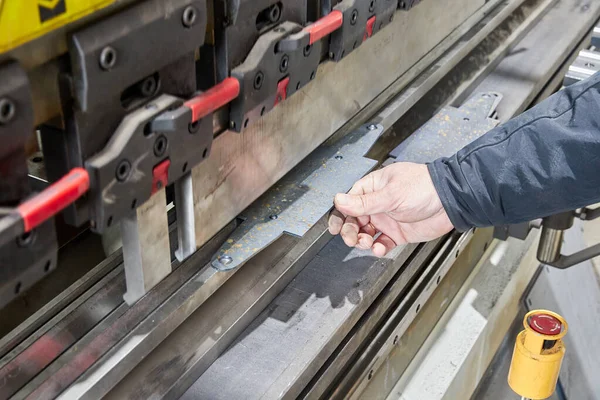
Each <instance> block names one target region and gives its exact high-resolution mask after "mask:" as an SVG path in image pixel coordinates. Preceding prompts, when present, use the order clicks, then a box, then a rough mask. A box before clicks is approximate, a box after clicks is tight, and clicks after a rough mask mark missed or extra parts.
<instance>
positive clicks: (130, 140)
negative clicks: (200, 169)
mask: <svg viewBox="0 0 600 400" xmlns="http://www.w3.org/2000/svg"><path fill="white" fill-rule="evenodd" d="M182 103H183V101H182V100H181V99H178V98H176V97H173V96H169V95H166V94H163V95H161V96H160V97H158V98H157V99H155V100H153V101H152V102H151V103H148V104H147V105H146V106H145V107H143V108H140V109H139V110H137V111H135V112H133V113H131V114H129V115H127V116H126V117H125V118H124V119H123V122H121V124H120V125H119V127H118V128H117V130H116V131H115V133H114V134H113V136H112V137H111V139H110V141H109V142H108V144H107V145H106V147H105V148H104V150H102V151H101V152H99V153H98V154H97V155H95V156H94V157H92V158H90V159H89V160H88V161H87V162H86V169H87V171H88V173H89V174H90V180H91V185H90V196H89V199H90V202H91V205H92V210H91V222H92V223H91V226H92V228H93V229H94V230H95V231H97V232H103V231H104V230H105V229H106V228H108V227H110V226H111V225H112V223H113V221H115V222H116V221H118V220H119V219H121V218H122V217H124V216H126V215H127V214H129V213H130V212H131V210H135V209H136V208H137V206H138V205H141V204H142V203H144V202H145V201H146V200H148V199H149V198H150V196H151V195H152V193H153V192H155V191H157V190H159V189H161V188H163V187H165V186H166V185H167V184H169V183H172V182H175V181H177V180H178V179H179V178H180V177H182V176H183V175H185V174H187V173H188V172H189V171H190V170H191V168H192V167H194V166H196V165H197V164H199V163H200V162H201V161H203V160H204V159H206V158H207V157H208V155H209V154H210V148H211V144H212V139H213V134H212V114H208V115H207V116H205V117H204V118H203V119H201V120H199V121H197V122H196V123H193V124H192V123H191V122H192V111H191V110H190V109H189V108H188V107H185V106H181V105H182ZM165 110H166V112H165ZM167 160H168V165H166V164H164V162H166V161H167ZM159 166H160V167H161V168H158V167H159ZM157 186H160V187H157Z"/></svg>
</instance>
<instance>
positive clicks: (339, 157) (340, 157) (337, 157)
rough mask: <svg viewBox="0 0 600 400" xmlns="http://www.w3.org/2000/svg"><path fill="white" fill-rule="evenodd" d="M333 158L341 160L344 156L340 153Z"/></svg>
mask: <svg viewBox="0 0 600 400" xmlns="http://www.w3.org/2000/svg"><path fill="white" fill-rule="evenodd" d="M335 159H336V160H342V159H344V156H342V155H337V156H335Z"/></svg>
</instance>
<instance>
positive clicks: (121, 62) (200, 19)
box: [42, 0, 207, 225]
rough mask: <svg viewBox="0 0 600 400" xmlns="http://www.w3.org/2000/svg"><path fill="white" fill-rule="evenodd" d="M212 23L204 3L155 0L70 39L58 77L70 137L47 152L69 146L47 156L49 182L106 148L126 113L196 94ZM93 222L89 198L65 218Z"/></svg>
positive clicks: (54, 138) (53, 141) (56, 138)
mask: <svg viewBox="0 0 600 400" xmlns="http://www.w3.org/2000/svg"><path fill="white" fill-rule="evenodd" d="M206 23H207V7H206V0H173V1H169V2H164V1H162V0H149V1H143V2H139V3H137V4H135V5H133V6H131V7H129V8H127V9H125V10H124V11H121V12H119V13H117V14H115V15H112V16H110V17H108V18H106V19H104V20H102V21H101V22H99V23H96V24H94V25H91V26H89V27H86V28H84V29H83V30H81V31H78V32H76V33H74V34H73V35H72V36H71V37H70V39H69V53H70V56H71V71H70V73H69V74H63V75H61V77H60V80H59V83H60V89H61V99H62V103H63V115H64V119H65V127H66V133H65V134H64V135H46V136H45V137H42V140H43V145H44V148H54V149H64V151H58V152H52V153H49V154H47V155H46V157H48V159H49V161H50V163H51V164H52V165H53V169H52V170H50V169H48V174H49V178H50V181H56V180H57V179H59V178H60V177H62V176H63V175H64V174H66V173H67V171H69V170H70V169H71V168H73V167H79V166H82V165H83V164H84V162H85V161H86V160H87V159H88V158H89V157H91V156H92V155H94V154H95V153H96V152H98V151H100V150H101V149H102V148H103V147H104V146H105V145H106V143H107V141H108V140H109V139H110V137H111V136H112V134H113V133H114V131H115V129H116V128H117V127H118V126H119V123H120V122H121V120H122V119H123V118H124V117H125V115H126V114H127V113H128V112H131V111H133V110H135V109H136V108H137V107H139V106H141V105H143V104H144V103H146V102H148V101H149V100H151V99H152V98H155V97H157V96H158V95H160V94H161V93H168V94H172V95H175V96H181V97H189V96H191V95H192V94H193V93H194V92H195V90H196V71H195V52H196V50H197V49H198V48H199V47H200V46H202V44H203V43H204V38H205V32H206ZM63 153H67V154H68V157H64V156H63ZM50 175H51V176H50ZM88 217H89V215H88V211H87V206H86V203H85V201H80V202H78V203H76V204H75V205H74V207H70V208H69V210H68V213H67V214H66V218H67V220H68V222H69V223H71V224H74V225H81V224H82V223H84V222H85V221H87V219H88Z"/></svg>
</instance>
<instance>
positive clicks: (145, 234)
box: [121, 188, 171, 305]
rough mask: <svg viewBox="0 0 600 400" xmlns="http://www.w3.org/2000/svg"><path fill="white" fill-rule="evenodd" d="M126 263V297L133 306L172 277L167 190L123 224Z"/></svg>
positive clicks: (124, 220) (122, 232)
mask: <svg viewBox="0 0 600 400" xmlns="http://www.w3.org/2000/svg"><path fill="white" fill-rule="evenodd" d="M121 234H122V235H123V263H124V265H125V281H126V284H127V293H125V295H124V296H123V298H124V299H125V301H126V302H127V304H129V305H132V304H133V303H135V302H136V301H138V300H139V299H140V298H141V297H142V296H144V295H145V294H146V293H147V292H148V291H149V290H150V289H152V288H153V287H154V286H156V285H157V284H158V283H159V282H160V281H161V280H163V279H164V278H165V277H166V276H167V275H169V274H170V273H171V247H170V243H169V224H168V222H167V200H166V194H165V189H164V188H163V189H161V190H159V191H158V192H156V193H155V194H154V195H153V196H152V197H150V199H148V200H147V201H146V202H145V203H144V204H142V205H141V206H140V207H138V208H137V210H135V211H134V212H133V213H132V215H130V216H127V217H125V218H123V220H122V221H121Z"/></svg>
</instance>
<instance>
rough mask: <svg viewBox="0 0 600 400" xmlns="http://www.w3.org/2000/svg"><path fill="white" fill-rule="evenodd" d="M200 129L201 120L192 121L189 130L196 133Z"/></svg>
mask: <svg viewBox="0 0 600 400" xmlns="http://www.w3.org/2000/svg"><path fill="white" fill-rule="evenodd" d="M198 129H200V121H196V122H190V123H189V124H188V132H189V133H191V134H194V133H196V132H198Z"/></svg>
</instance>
